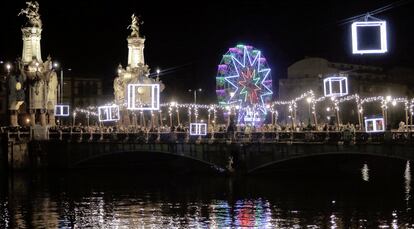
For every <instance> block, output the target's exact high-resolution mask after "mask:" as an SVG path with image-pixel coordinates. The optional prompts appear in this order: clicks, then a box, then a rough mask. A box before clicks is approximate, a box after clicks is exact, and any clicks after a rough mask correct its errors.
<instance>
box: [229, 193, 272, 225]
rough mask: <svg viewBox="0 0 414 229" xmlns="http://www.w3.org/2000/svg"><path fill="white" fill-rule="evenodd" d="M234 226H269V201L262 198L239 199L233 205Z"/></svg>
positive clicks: (270, 218)
mask: <svg viewBox="0 0 414 229" xmlns="http://www.w3.org/2000/svg"><path fill="white" fill-rule="evenodd" d="M235 212H236V216H235V217H236V227H237V228H239V227H242V228H244V227H252V228H269V227H271V220H272V214H271V210H270V203H269V202H268V201H264V200H262V199H257V200H254V201H252V200H239V201H237V202H236V206H235Z"/></svg>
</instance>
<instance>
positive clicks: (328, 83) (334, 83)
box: [323, 76, 348, 97]
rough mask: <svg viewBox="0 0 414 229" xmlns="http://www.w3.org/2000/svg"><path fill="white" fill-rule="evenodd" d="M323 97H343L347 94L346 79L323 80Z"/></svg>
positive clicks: (331, 78) (330, 78)
mask: <svg viewBox="0 0 414 229" xmlns="http://www.w3.org/2000/svg"><path fill="white" fill-rule="evenodd" d="M323 91H324V94H325V96H327V97H333V96H345V95H347V94H348V78H347V77H345V76H332V77H328V78H325V79H324V80H323Z"/></svg>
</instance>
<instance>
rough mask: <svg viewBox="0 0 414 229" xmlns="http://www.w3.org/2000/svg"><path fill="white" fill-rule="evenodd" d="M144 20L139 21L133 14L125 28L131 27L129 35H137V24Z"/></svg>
mask: <svg viewBox="0 0 414 229" xmlns="http://www.w3.org/2000/svg"><path fill="white" fill-rule="evenodd" d="M143 23H144V22H142V21H141V22H139V21H138V17H137V16H135V14H132V16H131V25H129V26H128V27H127V29H131V30H132V31H131V37H139V24H141V25H142V24H143Z"/></svg>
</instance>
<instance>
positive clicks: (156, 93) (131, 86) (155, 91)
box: [127, 84, 160, 111]
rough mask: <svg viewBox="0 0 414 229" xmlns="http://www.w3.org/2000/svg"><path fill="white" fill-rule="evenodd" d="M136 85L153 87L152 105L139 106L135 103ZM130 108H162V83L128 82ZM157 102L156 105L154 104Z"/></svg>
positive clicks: (153, 109)
mask: <svg viewBox="0 0 414 229" xmlns="http://www.w3.org/2000/svg"><path fill="white" fill-rule="evenodd" d="M136 87H151V106H150V107H137V106H136V104H135V92H136ZM127 100H128V101H127V102H128V110H141V111H155V110H159V109H160V85H159V84H128V97H127ZM154 103H155V105H154Z"/></svg>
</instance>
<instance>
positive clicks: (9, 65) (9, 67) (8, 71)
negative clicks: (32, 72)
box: [6, 63, 11, 75]
mask: <svg viewBox="0 0 414 229" xmlns="http://www.w3.org/2000/svg"><path fill="white" fill-rule="evenodd" d="M6 69H7V75H10V70H11V64H9V63H7V64H6Z"/></svg>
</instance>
